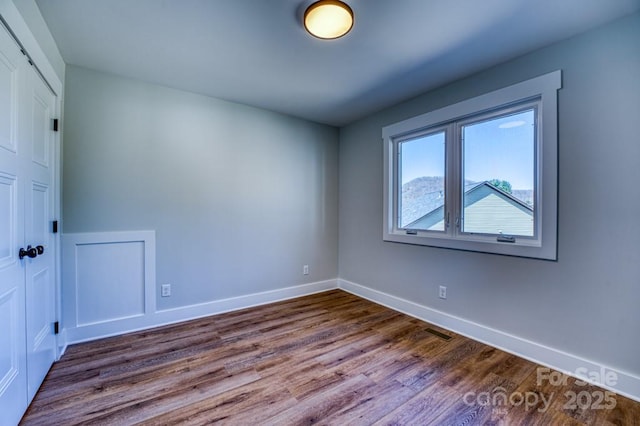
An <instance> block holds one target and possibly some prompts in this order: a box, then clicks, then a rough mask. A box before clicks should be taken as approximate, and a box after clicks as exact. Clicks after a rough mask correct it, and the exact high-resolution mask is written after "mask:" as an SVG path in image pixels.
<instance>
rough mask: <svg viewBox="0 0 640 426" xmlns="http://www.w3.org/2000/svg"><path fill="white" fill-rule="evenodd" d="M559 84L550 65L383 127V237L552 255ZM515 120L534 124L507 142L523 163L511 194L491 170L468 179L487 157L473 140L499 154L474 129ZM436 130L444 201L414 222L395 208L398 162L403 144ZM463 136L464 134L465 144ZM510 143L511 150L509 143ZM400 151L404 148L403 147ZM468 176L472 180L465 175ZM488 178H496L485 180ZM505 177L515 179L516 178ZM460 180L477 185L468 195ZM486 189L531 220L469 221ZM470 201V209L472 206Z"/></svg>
mask: <svg viewBox="0 0 640 426" xmlns="http://www.w3.org/2000/svg"><path fill="white" fill-rule="evenodd" d="M561 87H562V73H561V71H554V72H551V73H549V74H545V75H542V76H540V77H536V78H532V79H530V80H526V81H523V82H521V83H517V84H514V85H512V86H508V87H505V88H503V89H498V90H496V91H494V92H490V93H487V94H484V95H481V96H478V97H475V98H470V99H467V100H465V101H462V102H459V103H457V104H453V105H449V106H446V107H444V108H441V109H438V110H434V111H431V112H428V113H425V114H422V115H420V116H417V117H413V118H409V119H406V120H404V121H402V122H399V123H395V124H391V125H388V126H385V127H384V128H383V129H382V136H383V141H384V146H385V149H384V169H383V172H384V186H383V197H384V210H383V226H384V228H383V239H384V240H385V241H392V242H399V243H408V244H418V245H427V246H434V247H444V248H452V249H460V250H470V251H479V252H486V253H496V254H506V255H513V256H522V257H532V258H539V259H547V260H555V259H557V215H558V213H557V178H558V177H557V167H558V158H557V157H558V117H557V114H558V106H557V99H558V93H557V92H558V89H560V88H561ZM520 114H522V115H520ZM519 121H525V125H527V124H528V123H532V124H533V126H532V127H533V128H534V129H535V130H533V131H532V132H533V133H531V132H529V133H528V135H529V137H527V138H526V142H522V143H518V144H515V145H514V146H512V148H514V149H511V151H512V153H513V152H515V153H516V154H518V155H524V156H525V157H526V158H527V160H526V163H527V164H529V165H528V166H526V167H525V166H520V167H522V169H523V172H524V171H526V173H524V174H525V175H526V176H527V178H526V179H524V182H526V183H527V185H526V188H524V189H523V188H518V187H514V186H513V184H512V187H511V189H512V192H511V193H509V192H508V191H504V189H505V188H508V185H506V184H505V183H504V182H500V181H502V180H507V181H508V179H504V178H500V176H493V175H492V176H491V177H490V178H489V177H487V176H488V175H486V174H485V175H484V176H479V177H473V176H474V174H475V171H474V170H475V169H476V168H477V167H476V166H477V165H478V164H480V163H482V162H483V161H487V160H486V159H485V160H482V155H479V154H478V151H477V149H478V148H477V146H476V145H478V144H480V146H482V145H484V149H485V150H487V151H489V153H491V152H493V154H494V155H495V156H498V157H499V155H498V154H496V153H499V152H500V149H499V145H500V144H498V143H496V142H495V141H494V142H488V143H487V142H485V143H480V141H481V139H479V138H478V137H477V135H474V132H476V133H477V132H480V131H482V130H486V129H483V127H485V126H489V125H491V126H494V127H495V126H496V125H497V126H500V125H502V128H503V130H509V129H515V128H518V127H520V126H523V125H522V124H520V123H518V122H519ZM520 130H521V131H522V130H524V129H520ZM442 131H444V139H445V147H444V151H445V173H444V177H445V184H444V187H445V191H444V198H445V202H444V204H443V205H442V206H441V207H439V211H437V212H435V211H434V212H432V213H433V214H432V215H431V216H432V218H433V217H435V215H436V214H437V219H438V221H437V222H429V223H427V222H425V221H424V220H423V221H421V222H419V223H415V222H416V221H415V220H414V221H413V222H411V223H407V222H408V218H409V217H408V216H407V215H403V213H402V205H403V204H405V212H406V209H407V205H406V204H407V200H408V199H407V197H406V196H405V199H404V200H403V199H402V189H403V187H402V180H403V176H402V173H401V170H402V165H403V164H402V163H403V162H405V163H406V162H407V161H408V160H407V159H406V158H405V159H404V160H403V158H402V154H403V146H402V143H403V142H406V141H412V140H414V139H420V138H421V137H424V136H428V135H432V134H436V133H440V132H442ZM507 133H508V132H507ZM463 135H464V136H465V137H466V139H467V143H468V145H467V146H466V147H465V144H464V143H463ZM407 146H408V145H407ZM516 146H517V147H518V149H515V148H516ZM465 148H466V152H465ZM474 148H475V149H476V151H474ZM404 152H405V154H406V152H407V151H406V149H405V150H404ZM514 155H515V154H514ZM465 156H466V163H465ZM485 156H486V155H485ZM531 156H533V160H532V161H531ZM496 161H497V160H496ZM521 161H524V160H521ZM516 163H517V161H516ZM525 169H526V170H525ZM407 176H409V175H408V174H407V173H405V177H404V180H405V184H406V183H407V182H406V181H407ZM465 176H466V177H465ZM470 177H472V179H467V178H470ZM485 179H486V180H485ZM493 179H497V181H493V182H492V180H493ZM509 179H514V180H516V178H515V177H509ZM465 180H471V181H472V182H473V183H476V184H477V185H475V186H477V187H478V189H477V190H476V191H475V193H471V192H468V193H467V191H465ZM531 180H533V185H532V186H531V185H530V182H531ZM516 181H517V182H518V184H517V185H518V186H520V185H523V186H524V184H522V182H523V180H521V179H519V178H518V179H517V180H516ZM467 183H469V182H467ZM509 183H511V182H509ZM480 184H482V185H480ZM469 189H473V186H471V185H468V188H467V190H469ZM514 190H515V191H514ZM483 193H484V195H483ZM487 193H490V194H491V195H493V196H494V197H493V199H494V201H496V200H498V199H501V200H502V203H503V204H504V203H507V202H508V203H510V204H511V205H512V207H513V208H515V210H514V209H512V211H511V216H514V215H515V216H518V215H520V216H522V214H524V215H525V216H524V218H525V219H526V217H532V220H533V222H532V223H529V224H528V225H527V226H526V227H524V228H522V227H521V228H514V227H506V226H504V223H505V222H504V221H502V224H503V226H501V227H497V226H495V224H493V225H492V224H491V223H489V222H490V221H489V219H490V218H492V217H493V215H487V214H485V215H484V216H482V215H480V216H478V217H480V218H481V219H483V220H481V221H480V224H478V223H474V221H473V214H474V213H477V212H473V211H472V209H473V208H476V209H477V208H478V207H480V206H481V204H478V199H486V195H487ZM496 197H497V198H496ZM487 200H490V199H487ZM498 201H499V200H498ZM474 203H475V207H473V206H472V204H474ZM465 204H466V207H465ZM532 212H533V214H532V215H531V213H532ZM423 216H424V215H423ZM520 219H523V218H522V217H521V218H520ZM520 222H521V223H522V221H520Z"/></svg>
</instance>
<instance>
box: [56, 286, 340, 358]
mask: <svg viewBox="0 0 640 426" xmlns="http://www.w3.org/2000/svg"><path fill="white" fill-rule="evenodd" d="M337 287H338V285H337V280H336V279H333V280H326V281H318V282H315V283H310V284H302V285H297V286H292V287H284V288H279V289H276V290H270V291H265V292H261V293H253V294H248V295H244V296H238V297H231V298H228V299H221V300H214V301H211V302H206V303H199V304H196V305H189V306H182V307H179V308H175V309H166V310H158V311H155V312H152V313H148V314H144V315H139V316H135V317H130V318H122V319H115V320H112V321H108V322H101V323H96V324H90V325H85V326H82V327H75V328H67V329H65V333H66V339H65V340H66V342H65V347H66V344H74V343H81V342H86V341H90V340H96V339H101V338H104V337H110V336H116V335H120V334H124V333H130V332H133V331H139V330H145V329H148V328H154V327H159V326H163V325H167V324H173V323H177V322H182V321H188V320H192V319H196V318H202V317H206V316H209V315H216V314H221V313H225V312H230V311H236V310H239V309H245V308H250V307H253V306H259V305H264V304H267V303H273V302H280V301H282V300H287V299H292V298H295V297H301V296H307V295H310V294H314V293H320V292H323V291H327V290H332V289H336V288H337Z"/></svg>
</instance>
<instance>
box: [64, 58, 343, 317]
mask: <svg viewBox="0 0 640 426" xmlns="http://www.w3.org/2000/svg"><path fill="white" fill-rule="evenodd" d="M64 130H65V134H64V145H65V147H64V159H63V167H64V169H63V188H64V192H63V217H64V224H63V226H64V232H65V233H76V232H108V231H120V230H156V250H157V255H156V260H157V271H156V274H157V283H158V285H160V284H163V283H171V284H172V296H171V297H170V298H160V297H159V298H158V308H160V309H164V308H169V307H177V306H183V305H189V304H194V303H202V302H207V301H212V300H219V299H223V298H228V297H233V296H239V295H246V294H250V293H255V292H260V291H267V290H272V289H276V288H283V287H288V286H292V285H297V284H302V283H306V282H315V281H321V280H326V279H333V278H336V276H337V271H338V266H337V264H338V257H337V251H336V247H337V246H338V242H337V238H338V235H337V230H338V224H337V217H338V211H337V199H338V170H337V167H338V159H337V155H338V131H337V129H335V128H332V127H328V126H324V125H319V124H314V123H310V122H308V121H304V120H300V119H296V118H292V117H288V116H284V115H280V114H276V113H271V112H268V111H264V110H261V109H257V108H252V107H248V106H243V105H239V104H234V103H230V102H225V101H221V100H216V99H212V98H208V97H204V96H200V95H195V94H191V93H186V92H182V91H177V90H172V89H168V88H164V87H159V86H155V85H151V84H146V83H141V82H137V81H132V80H126V79H122V78H119V77H115V76H111V75H107V74H102V73H98V72H94V71H90V70H87V69H83V68H78V67H75V66H68V67H67V71H66V87H65V129H64ZM303 264H308V265H310V270H311V271H310V272H311V273H310V275H308V276H303V275H302V266H303ZM158 293H159V291H158Z"/></svg>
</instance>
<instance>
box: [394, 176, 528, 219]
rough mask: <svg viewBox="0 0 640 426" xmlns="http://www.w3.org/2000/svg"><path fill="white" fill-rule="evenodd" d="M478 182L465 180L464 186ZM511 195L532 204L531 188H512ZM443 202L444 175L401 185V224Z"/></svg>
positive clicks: (418, 179)
mask: <svg viewBox="0 0 640 426" xmlns="http://www.w3.org/2000/svg"><path fill="white" fill-rule="evenodd" d="M476 183H479V182H473V181H470V180H467V181H465V188H467V187H471V186H473V185H475V184H476ZM512 195H513V196H514V197H515V198H518V199H519V200H521V201H523V202H524V203H526V204H529V205H531V206H532V205H533V190H531V189H514V190H513V191H512ZM443 204H444V177H443V176H422V177H419V178H415V179H413V180H411V181H409V182H407V183H405V184H404V185H402V224H401V226H405V225H408V224H410V223H411V222H413V221H415V220H417V219H419V218H421V217H422V216H424V215H425V214H427V213H429V212H430V211H433V210H435V209H437V208H438V207H440V206H442V205H443Z"/></svg>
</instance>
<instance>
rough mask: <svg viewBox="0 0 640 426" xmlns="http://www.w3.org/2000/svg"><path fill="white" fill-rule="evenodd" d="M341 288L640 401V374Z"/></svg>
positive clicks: (343, 283) (354, 287)
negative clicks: (610, 378) (610, 375)
mask: <svg viewBox="0 0 640 426" xmlns="http://www.w3.org/2000/svg"><path fill="white" fill-rule="evenodd" d="M338 288H340V289H342V290H344V291H347V292H349V293H352V294H354V295H356V296H359V297H362V298H364V299H367V300H370V301H372V302H375V303H378V304H380V305H383V306H386V307H388V308H391V309H393V310H396V311H398V312H402V313H404V314H407V315H410V316H412V317H414V318H418V319H421V320H423V321H426V322H430V323H432V324H435V325H437V326H439V327H442V328H445V329H447V330H451V331H453V332H455V333H458V334H461V335H463V336H466V337H469V338H470V339H473V340H476V341H479V342H482V343H486V344H487V345H490V346H493V347H495V348H498V349H501V350H503V351H505V352H509V353H511V354H514V355H517V356H519V357H522V358H525V359H528V360H529V361H532V362H535V363H536V364H541V365H543V366H545V367H549V368H551V369H553V370H557V371H560V372H563V373H565V374H568V375H570V376H573V377H577V378H579V379H580V380H583V381H585V382H590V383H593V384H595V385H597V386H600V387H602V388H605V389H608V390H611V391H613V392H615V393H617V394H619V395H622V396H626V397H628V398H631V399H633V400H635V401H640V377H638V376H636V375H633V374H630V373H626V372H624V371H620V370H616V369H615V368H611V367H609V366H605V365H602V364H599V363H597V362H593V361H589V360H586V359H584V358H581V357H579V356H577V355H573V354H569V353H566V352H563V351H561V350H558V349H554V348H550V347H548V346H544V345H541V344H539V343H536V342H532V341H530V340H527V339H523V338H521V337H518V336H514V335H511V334H508V333H505V332H503V331H500V330H496V329H493V328H490V327H487V326H484V325H481V324H477V323H474V322H472V321H469V320H466V319H463V318H459V317H456V316H453V315H450V314H447V313H444V312H441V311H438V310H436V309H432V308H429V307H426V306H423V305H419V304H417V303H414V302H411V301H408V300H405V299H402V298H400V297H396V296H393V295H390V294H387V293H383V292H381V291H378V290H374V289H371V288H368V287H365V286H363V285H360V284H356V283H353V282H350V281H347V280H343V279H338ZM609 372H613V373H615V375H616V376H617V377H616V379H617V380H615V384H612V383H611V380H606V374H602V373H607V374H608V373H609ZM594 373H597V374H594ZM590 375H591V376H592V377H596V376H597V377H599V378H600V379H603V378H604V380H601V381H599V380H597V379H596V380H593V379H592V378H590V377H588V376H590Z"/></svg>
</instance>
